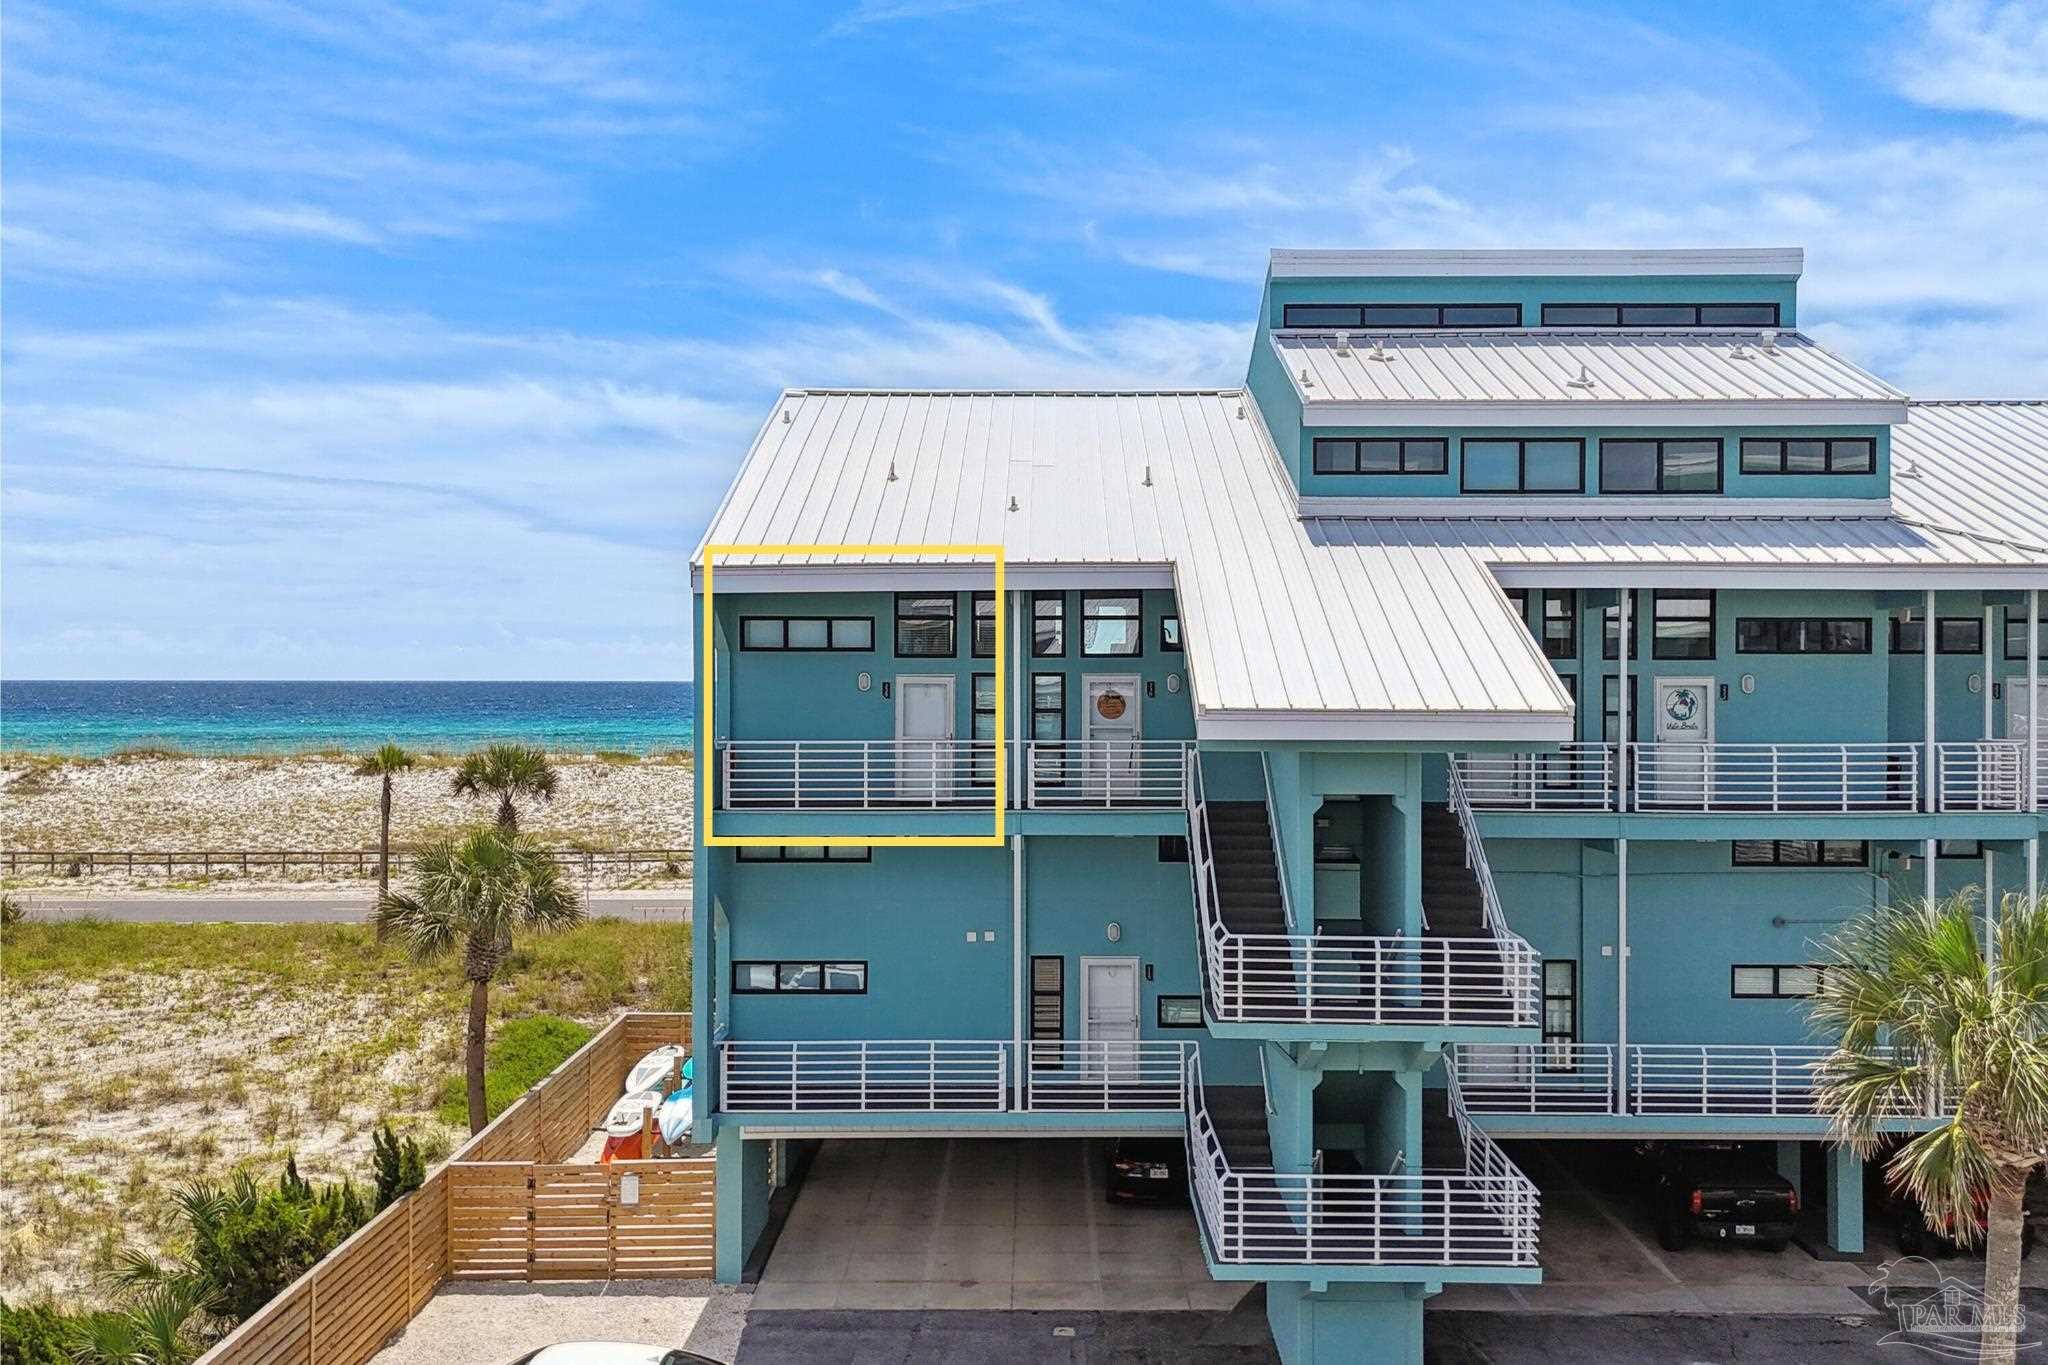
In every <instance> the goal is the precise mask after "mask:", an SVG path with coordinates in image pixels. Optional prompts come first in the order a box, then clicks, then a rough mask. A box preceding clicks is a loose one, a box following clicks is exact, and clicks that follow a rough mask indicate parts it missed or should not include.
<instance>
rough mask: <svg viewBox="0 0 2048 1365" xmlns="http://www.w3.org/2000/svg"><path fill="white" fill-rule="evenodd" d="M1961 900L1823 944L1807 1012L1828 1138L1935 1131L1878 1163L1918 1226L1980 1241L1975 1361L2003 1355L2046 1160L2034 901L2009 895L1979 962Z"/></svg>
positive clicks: (2039, 922) (1904, 913)
mask: <svg viewBox="0 0 2048 1365" xmlns="http://www.w3.org/2000/svg"><path fill="white" fill-rule="evenodd" d="M1985 927H1986V926H1985V925H1984V923H1983V920H1982V918H1981V917H1980V916H1979V915H1978V914H1977V907H1976V905H1975V901H1974V896H1973V895H1972V894H1971V893H1964V894H1962V895H1958V896H1953V897H1950V898H1948V899H1946V900H1940V901H1916V902H1908V903H1905V904H1902V905H1899V906H1894V907H1890V908H1887V909H1882V910H1876V911H1873V912H1871V913H1870V914H1869V915H1867V916H1865V917H1864V918H1862V919H1859V920H1857V921H1855V922H1854V923H1852V924H1850V925H1849V926H1847V927H1846V928H1845V929H1843V930H1842V931H1841V932H1840V933H1839V934H1837V935H1836V936H1835V938H1834V939H1832V940H1831V941H1830V942H1829V944H1828V945H1827V954H1826V957H1825V962H1826V970H1825V971H1824V972H1823V974H1822V980H1821V987H1820V991H1819V994H1818V995H1817V996H1816V997H1815V998H1814V1000H1813V1003H1812V1004H1811V1006H1810V1007H1809V1013H1810V1016H1811V1018H1812V1021H1813V1023H1814V1025H1815V1026H1816V1027H1818V1028H1821V1029H1825V1030H1827V1031H1829V1032H1831V1033H1839V1035H1840V1041H1839V1042H1838V1043H1837V1044H1836V1045H1835V1048H1834V1050H1833V1051H1832V1052H1831V1053H1830V1054H1829V1055H1828V1056H1827V1057H1826V1058H1825V1059H1824V1060H1823V1061H1822V1062H1821V1064H1820V1067H1819V1071H1818V1075H1817V1077H1816V1085H1817V1094H1816V1098H1817V1102H1818V1104H1819V1107H1820V1110H1821V1112H1822V1113H1823V1114H1825V1115H1826V1116H1827V1117H1828V1118H1829V1119H1830V1120H1831V1121H1832V1127H1833V1130H1834V1136H1835V1140H1836V1141H1838V1142H1843V1143H1846V1144H1848V1145H1849V1146H1850V1147H1851V1148H1853V1149H1854V1150H1855V1151H1856V1152H1857V1153H1858V1155H1862V1156H1868V1155H1870V1154H1871V1153H1872V1152H1874V1151H1875V1150H1876V1148H1877V1144H1878V1134H1879V1129H1880V1127H1881V1126H1882V1125H1883V1123H1884V1121H1885V1120H1886V1118H1888V1117H1890V1116H1893V1115H1896V1114H1899V1113H1902V1112H1903V1113H1909V1114H1911V1113H1923V1112H1927V1106H1928V1105H1929V1103H1930V1100H1931V1101H1932V1103H1933V1104H1934V1106H1935V1108H1934V1111H1933V1112H1934V1114H1935V1116H1936V1117H1938V1118H1939V1119H1940V1120H1941V1122H1940V1123H1939V1125H1938V1126H1936V1127H1934V1128H1931V1129H1929V1130H1927V1131H1926V1132H1922V1133H1919V1134H1917V1135H1915V1136H1914V1137H1913V1138H1912V1140H1911V1141H1909V1142H1907V1143H1906V1144H1905V1145H1903V1146H1902V1147H1900V1148H1899V1149H1898V1151H1897V1152H1895V1153H1894V1154H1893V1155H1892V1157H1891V1159H1890V1160H1889V1161H1888V1162H1887V1163H1886V1167H1885V1174H1886V1178H1887V1179H1888V1180H1889V1181H1890V1182H1891V1184H1892V1186H1893V1187H1894V1188H1895V1189H1901V1190H1904V1191H1905V1192H1907V1193H1908V1194H1910V1195H1912V1196H1913V1198H1915V1199H1916V1200H1918V1201H1919V1203H1920V1207H1921V1208H1922V1209H1924V1210H1925V1211H1926V1214H1927V1219H1928V1222H1929V1224H1930V1225H1931V1226H1933V1227H1935V1228H1936V1229H1937V1230H1938V1231H1940V1232H1942V1233H1943V1234H1944V1235H1946V1236H1949V1237H1951V1238H1953V1239H1954V1240H1956V1241H1958V1242H1961V1243H1963V1244H1965V1245H1967V1244H1969V1243H1971V1242H1973V1241H1975V1240H1976V1238H1977V1236H1978V1232H1979V1229H1980V1227H1982V1228H1983V1230H1984V1231H1985V1233H1986V1246H1985V1257H1984V1297H1985V1309H1984V1314H1985V1326H1984V1330H1983V1333H1982V1336H1981V1338H1980V1341H1979V1346H1978V1352H1979V1354H1978V1359H1979V1360H1980V1361H1996V1362H2000V1365H2010V1362H2012V1360H2013V1359H2014V1350H2015V1346H2014V1333H2015V1328H2016V1325H2017V1317H2016V1314H2017V1311H2018V1307H2019V1283H2020V1239H2021V1236H2022V1216H2023V1215H2022V1200H2023V1198H2024V1196H2025V1194H2026V1186H2027V1176H2028V1175H2029V1174H2030V1173H2032V1171H2033V1170H2034V1169H2035V1168H2036V1167H2037V1166H2039V1165H2041V1164H2042V1161H2043V1159H2044V1157H2048V898H2040V899H2032V900H2030V899H2028V898H2027V897H2025V896H2007V897H2006V898H2005V900H2004V902H2003V904H2001V905H2000V907H1999V909H1998V913H1997V915H1996V917H1995V922H1994V923H1993V924H1991V925H1990V926H1989V929H1990V938H1991V944H1990V945H1989V951H1988V952H1987V945H1986V943H1985V942H1984V936H1983V934H1982V932H1981V931H1982V930H1984V929H1985Z"/></svg>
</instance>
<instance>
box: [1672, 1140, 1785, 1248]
mask: <svg viewBox="0 0 2048 1365" xmlns="http://www.w3.org/2000/svg"><path fill="white" fill-rule="evenodd" d="M1651 1160H1652V1163H1653V1164H1652V1171H1653V1172H1654V1174H1653V1177H1652V1180H1651V1185H1650V1206H1651V1209H1652V1210H1653V1212H1654V1214H1655V1216H1656V1220H1657V1244H1658V1245H1659V1246H1661V1247H1663V1248H1664V1249H1665V1250H1666V1251H1682V1250H1684V1248H1685V1246H1686V1244H1687V1243H1689V1242H1691V1241H1692V1240H1693V1239H1694V1238H1695V1237H1697V1238H1699V1239H1700V1240H1702V1241H1707V1242H1742V1243H1750V1244H1754V1245H1757V1246H1761V1247H1763V1248H1764V1249H1765V1250H1767V1251H1783V1250H1784V1249H1785V1244H1786V1243H1787V1242H1789V1241H1790V1240H1791V1239H1792V1225H1793V1223H1794V1222H1795V1221H1797V1219H1798V1217H1799V1192H1798V1191H1797V1190H1795V1189H1794V1188H1792V1182H1791V1181H1789V1180H1787V1179H1786V1178H1785V1177H1784V1176H1782V1175H1779V1174H1778V1173H1777V1172H1776V1171H1774V1170H1772V1169H1771V1168H1770V1167H1769V1166H1767V1165H1765V1164H1764V1163H1763V1162H1761V1161H1760V1160H1758V1159H1757V1158H1756V1157H1754V1156H1752V1155H1750V1154H1749V1153H1747V1152H1745V1151H1744V1150H1743V1149H1742V1148H1741V1147H1737V1146H1732V1145H1723V1144H1715V1143H1704V1142H1673V1143H1666V1144H1664V1145H1663V1146H1662V1147H1660V1148H1658V1149H1657V1150H1656V1151H1655V1152H1653V1153H1652V1154H1651Z"/></svg>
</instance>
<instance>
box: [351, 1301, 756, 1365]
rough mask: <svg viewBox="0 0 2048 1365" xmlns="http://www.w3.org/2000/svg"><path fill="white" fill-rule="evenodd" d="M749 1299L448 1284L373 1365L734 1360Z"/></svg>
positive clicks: (392, 1340) (391, 1342) (375, 1359)
mask: <svg viewBox="0 0 2048 1365" xmlns="http://www.w3.org/2000/svg"><path fill="white" fill-rule="evenodd" d="M746 1299H747V1296H746V1295H744V1294H738V1293H735V1292H734V1291H732V1290H730V1289H727V1288H723V1287H721V1286H718V1285H714V1284H712V1283H710V1282H709V1281H707V1280H614V1281H612V1282H610V1283H604V1282H602V1281H577V1282H573V1283H559V1284H518V1283H502V1282H501V1283H458V1284H447V1285H443V1286H442V1287H441V1289H440V1291H439V1292H438V1293H436V1294H435V1295H434V1297H433V1298H432V1299H431V1300H429V1301H428V1303H427V1306H426V1307H425V1308H423V1309H421V1310H420V1314H419V1316H418V1317H416V1318H414V1319H413V1320H412V1321H411V1322H410V1323H408V1324H406V1326H405V1328H404V1330H402V1331H401V1332H399V1333H398V1334H397V1335H396V1336H394V1337H392V1338H391V1340H390V1341H388V1342H386V1343H385V1345H384V1348H383V1349H382V1350H380V1351H379V1352H378V1353H377V1354H376V1355H375V1356H373V1357H372V1358H371V1365H500V1362H503V1361H507V1360H511V1359H514V1358H515V1357H517V1356H520V1355H522V1354H524V1353H525V1352H527V1351H531V1350H534V1349H535V1348H537V1347H541V1346H547V1345H551V1344H552V1343H554V1342H558V1341H632V1342H643V1343H646V1344H648V1345H651V1346H654V1345H658V1346H687V1347H688V1348H689V1349H690V1350H693V1351H696V1352H697V1353H698V1354H700V1355H706V1356H709V1357H711V1358H712V1359H714V1360H731V1359H732V1358H733V1355H734V1354H735V1352H736V1351H737V1350H738V1346H739V1337H740V1329H741V1326H742V1323H743V1321H744V1319H745V1315H746Z"/></svg>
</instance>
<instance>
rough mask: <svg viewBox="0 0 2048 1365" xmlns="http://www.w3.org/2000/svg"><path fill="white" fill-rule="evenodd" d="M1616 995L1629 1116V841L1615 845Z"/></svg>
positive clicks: (1623, 1098)
mask: <svg viewBox="0 0 2048 1365" xmlns="http://www.w3.org/2000/svg"><path fill="white" fill-rule="evenodd" d="M1614 888H1615V891H1614V922H1615V935H1614V937H1615V945H1614V995H1615V1011H1614V1015H1615V1031H1614V1037H1615V1044H1614V1056H1615V1060H1616V1061H1617V1062H1619V1063H1620V1066H1619V1068H1618V1071H1617V1074H1616V1080H1617V1083H1618V1084H1619V1085H1620V1087H1621V1091H1620V1093H1619V1094H1618V1095H1617V1096H1616V1097H1615V1099H1616V1102H1617V1104H1619V1106H1620V1110H1619V1112H1621V1113H1624V1114H1626V1113H1627V1112H1628V840H1626V839H1616V840H1615V841H1614Z"/></svg>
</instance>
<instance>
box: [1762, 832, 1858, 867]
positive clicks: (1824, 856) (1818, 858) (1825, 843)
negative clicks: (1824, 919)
mask: <svg viewBox="0 0 2048 1365" xmlns="http://www.w3.org/2000/svg"><path fill="white" fill-rule="evenodd" d="M1745 844H1748V845H1757V844H1768V845H1769V846H1770V849H1771V857H1770V860H1769V861H1768V862H1765V861H1760V860H1758V859H1755V858H1750V859H1745V858H1743V856H1742V848H1743V846H1744V845H1745ZM1787 844H1812V845H1813V846H1814V854H1813V861H1812V862H1801V861H1798V860H1797V859H1795V860H1793V861H1791V862H1787V861H1785V846H1786V845H1787ZM1831 845H1832V846H1835V847H1838V848H1847V847H1851V846H1853V847H1854V848H1855V849H1856V861H1855V862H1842V861H1839V860H1837V861H1833V862H1830V861H1829V860H1828V848H1829V847H1830V846H1831ZM1728 866H1730V867H1767V868H1773V869H1784V868H1790V869H1792V870H1794V871H1798V872H1868V871H1869V870H1870V841H1869V840H1868V839H1731V840H1729V842H1728Z"/></svg>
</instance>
